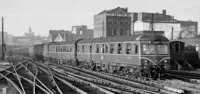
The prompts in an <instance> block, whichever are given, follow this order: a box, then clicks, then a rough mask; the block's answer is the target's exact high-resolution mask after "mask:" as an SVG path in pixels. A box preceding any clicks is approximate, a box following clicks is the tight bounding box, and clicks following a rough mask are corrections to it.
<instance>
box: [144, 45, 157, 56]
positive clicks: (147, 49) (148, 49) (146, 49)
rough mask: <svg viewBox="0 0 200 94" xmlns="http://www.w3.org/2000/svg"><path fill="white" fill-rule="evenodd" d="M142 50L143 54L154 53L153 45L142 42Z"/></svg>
mask: <svg viewBox="0 0 200 94" xmlns="http://www.w3.org/2000/svg"><path fill="white" fill-rule="evenodd" d="M143 52H144V54H155V53H156V51H155V45H147V44H144V45H143Z"/></svg>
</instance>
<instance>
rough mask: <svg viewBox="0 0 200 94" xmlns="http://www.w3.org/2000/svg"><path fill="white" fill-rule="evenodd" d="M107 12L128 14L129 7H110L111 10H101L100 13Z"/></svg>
mask: <svg viewBox="0 0 200 94" xmlns="http://www.w3.org/2000/svg"><path fill="white" fill-rule="evenodd" d="M106 13H117V14H128V11H127V8H120V7H117V8H114V9H110V10H104V11H102V12H100V13H99V14H98V15H101V14H106Z"/></svg>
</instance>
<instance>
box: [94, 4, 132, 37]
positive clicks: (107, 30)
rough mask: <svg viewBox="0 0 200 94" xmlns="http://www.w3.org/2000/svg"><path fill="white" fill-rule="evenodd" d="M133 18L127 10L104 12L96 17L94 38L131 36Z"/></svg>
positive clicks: (118, 8) (116, 9)
mask: <svg viewBox="0 0 200 94" xmlns="http://www.w3.org/2000/svg"><path fill="white" fill-rule="evenodd" d="M130 30H131V16H130V14H129V13H128V9H127V8H120V7H117V8H115V9H111V10H104V11H102V12H100V13H99V14H97V15H95V16H94V38H99V37H109V36H121V35H129V34H130Z"/></svg>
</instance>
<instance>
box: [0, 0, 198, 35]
mask: <svg viewBox="0 0 200 94" xmlns="http://www.w3.org/2000/svg"><path fill="white" fill-rule="evenodd" d="M116 7H122V8H128V11H129V12H153V13H156V12H158V13H161V12H162V10H163V9H166V10H167V14H169V15H173V16H175V19H178V20H184V21H187V20H192V21H198V22H200V10H199V9H200V0H0V17H4V31H6V32H8V33H9V34H12V35H14V36H22V35H24V33H25V32H28V30H29V27H31V29H32V31H33V32H34V33H35V34H36V35H41V36H48V34H49V30H71V28H72V26H76V25H87V26H88V28H91V29H93V19H94V18H93V17H94V15H96V14H98V13H100V12H101V11H103V10H109V9H114V8H116ZM0 22H2V21H0ZM199 27H200V25H199ZM0 31H1V25H0Z"/></svg>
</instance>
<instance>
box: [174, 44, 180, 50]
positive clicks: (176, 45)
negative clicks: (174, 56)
mask: <svg viewBox="0 0 200 94" xmlns="http://www.w3.org/2000/svg"><path fill="white" fill-rule="evenodd" d="M175 48H176V52H179V45H178V44H175Z"/></svg>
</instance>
